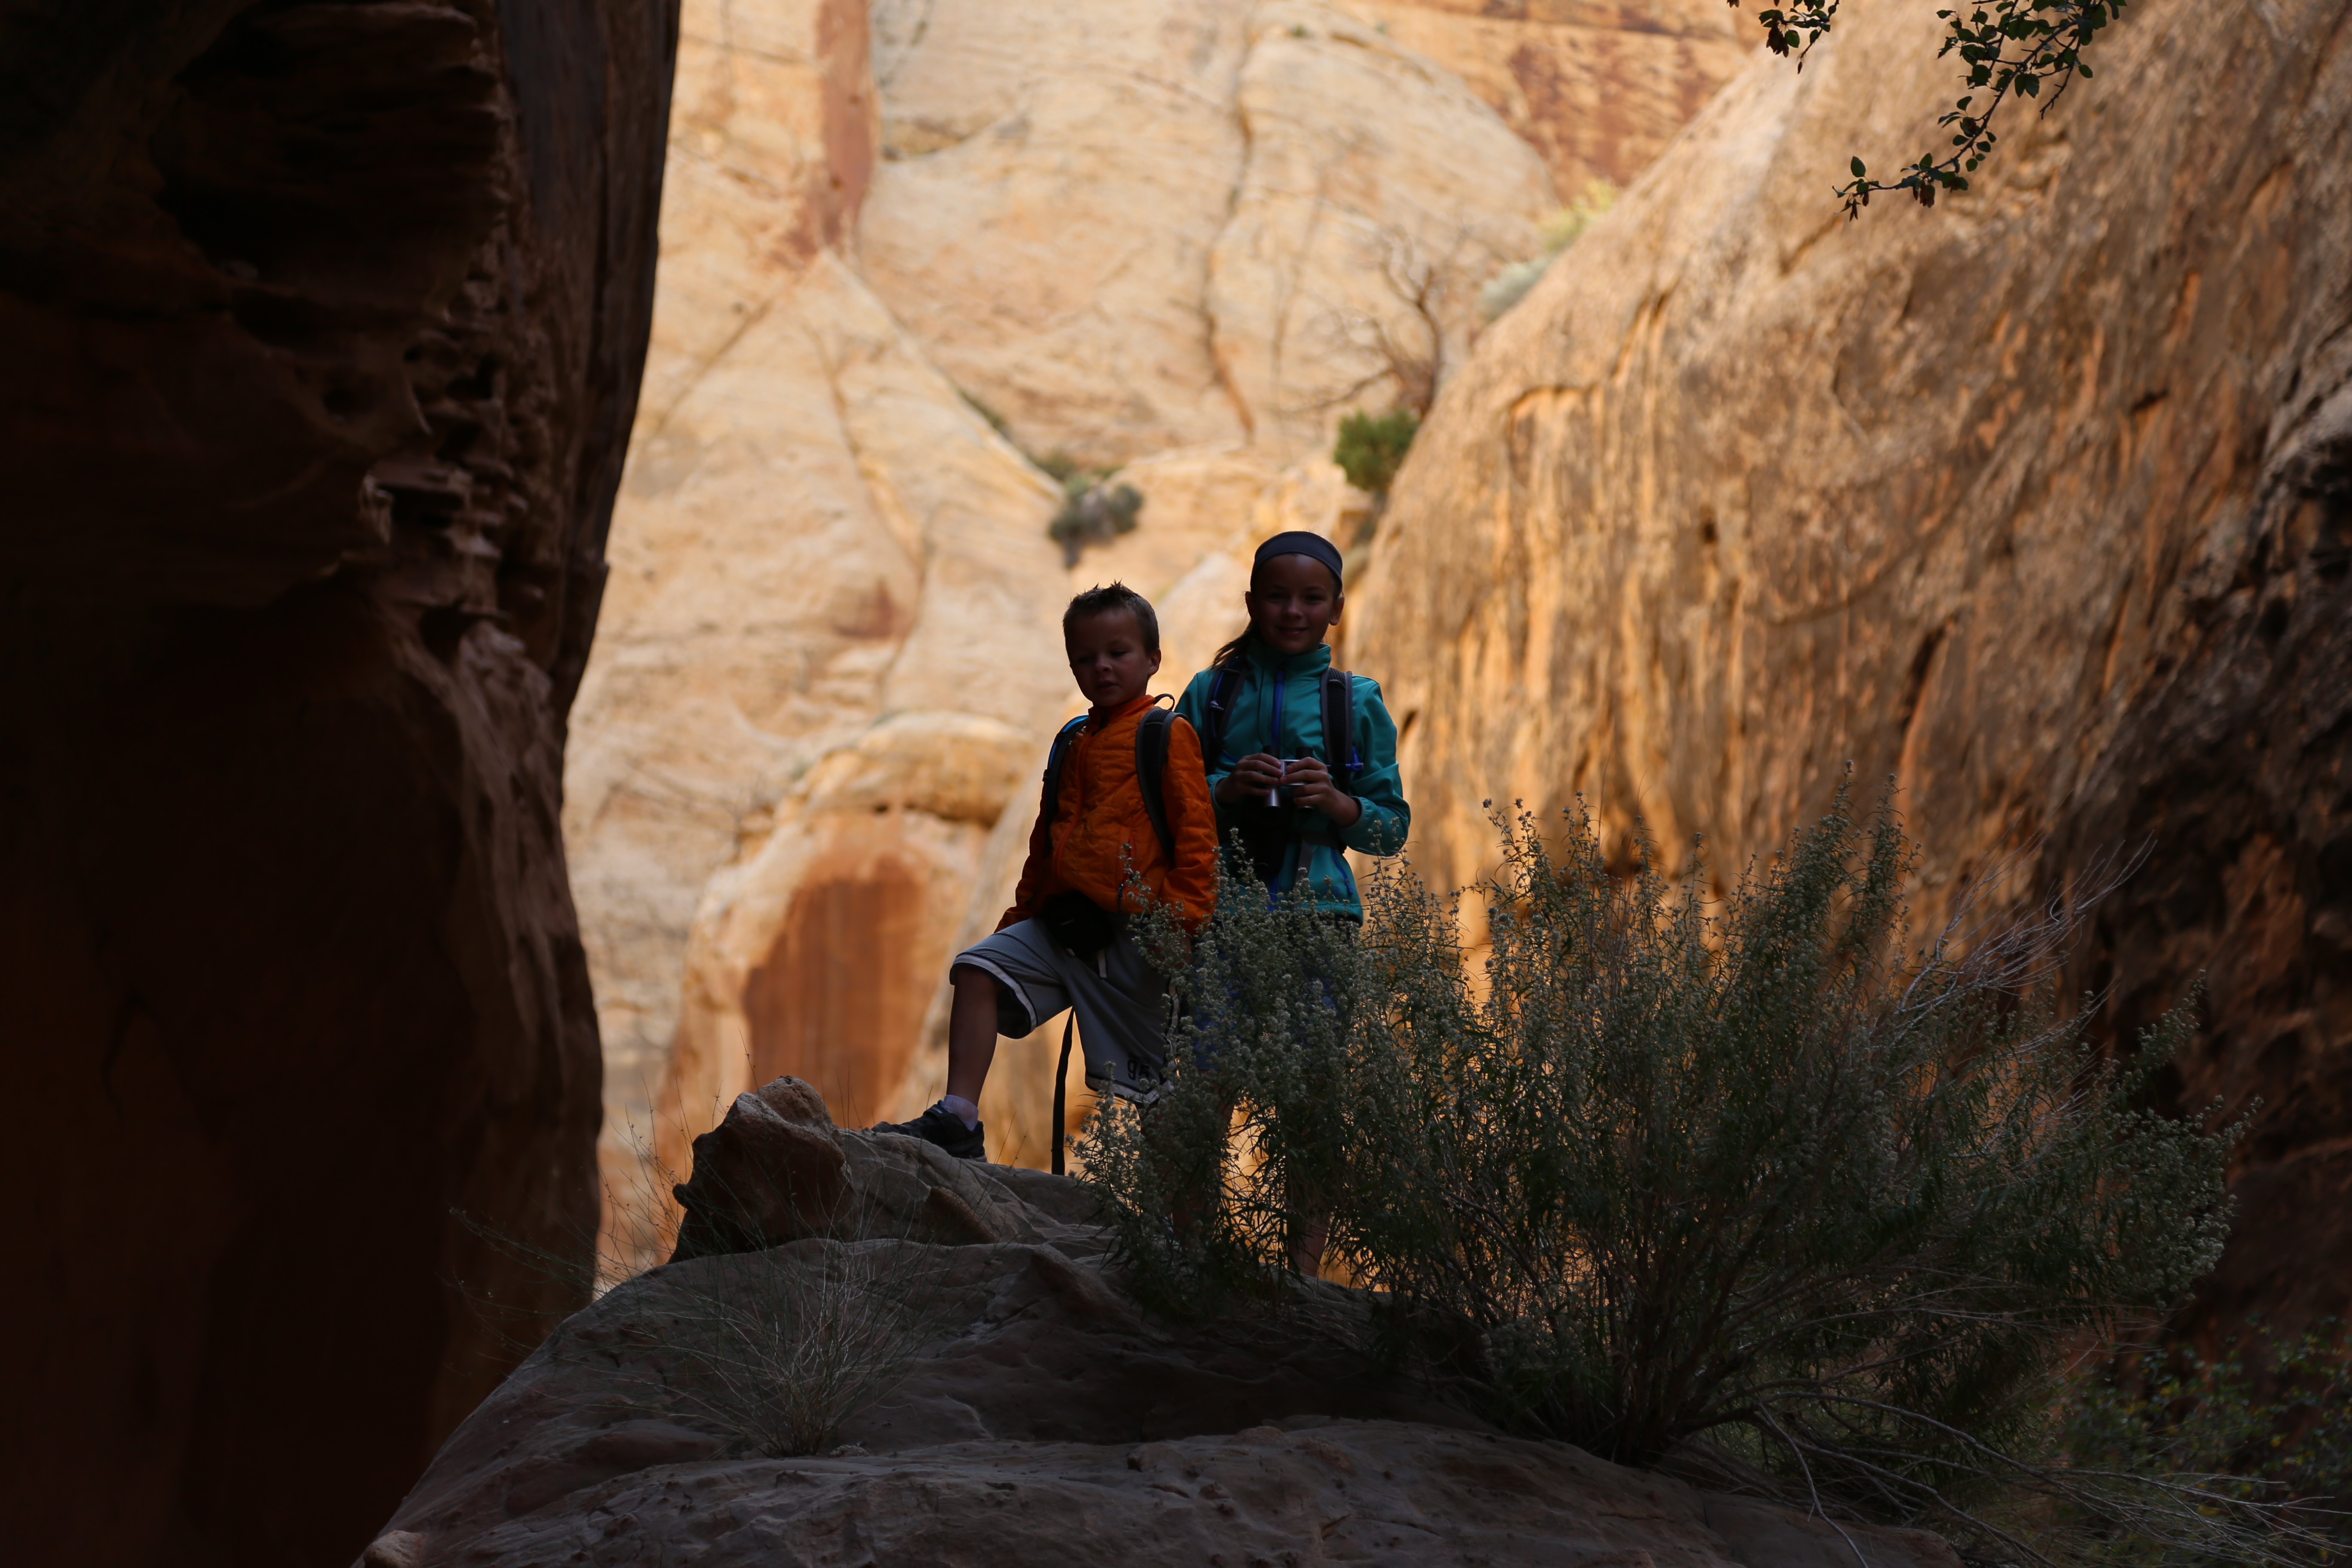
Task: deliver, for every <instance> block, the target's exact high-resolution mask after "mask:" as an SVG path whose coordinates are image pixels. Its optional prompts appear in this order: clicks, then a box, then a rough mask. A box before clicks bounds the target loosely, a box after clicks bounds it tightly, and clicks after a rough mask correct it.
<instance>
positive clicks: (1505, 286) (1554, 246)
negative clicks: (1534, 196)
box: [1478, 180, 1617, 321]
mask: <svg viewBox="0 0 2352 1568" xmlns="http://www.w3.org/2000/svg"><path fill="white" fill-rule="evenodd" d="M1615 205H1617V187H1616V186H1615V185H1612V184H1610V183H1609V182H1608V181H1606V180H1588V181H1586V182H1585V184H1584V194H1583V195H1580V196H1578V197H1577V198H1576V200H1574V201H1572V202H1570V203H1569V204H1568V205H1566V206H1564V207H1562V208H1560V209H1559V211H1558V212H1556V213H1554V214H1552V216H1550V217H1549V218H1546V219H1545V220H1544V223H1543V227H1542V231H1541V232H1542V235H1543V249H1542V251H1541V252H1540V253H1539V254H1538V255H1535V256H1531V257H1528V258H1527V259H1526V260H1524V261H1514V262H1512V263H1511V264H1510V265H1509V266H1507V267H1505V268H1503V269H1502V270H1501V271H1499V272H1497V273H1496V274H1495V276H1494V277H1492V278H1491V279H1487V281H1486V287H1484V288H1482V289H1479V290H1478V317H1479V320H1481V321H1494V320H1495V319H1496V317H1498V316H1500V315H1502V314H1503V312H1504V311H1506V310H1509V309H1510V308H1511V307H1512V306H1514V305H1516V304H1517V303H1518V302H1519V301H1520V300H1524V299H1526V298H1527V294H1528V289H1532V288H1534V287H1535V286H1536V285H1537V284H1538V282H1540V281H1542V279H1543V275H1544V274H1545V273H1547V272H1549V271H1550V270H1551V264H1552V263H1553V262H1554V261H1555V260H1557V259H1559V255H1560V253H1561V252H1562V251H1565V250H1566V249H1567V248H1568V247H1570V246H1571V245H1574V244H1575V243H1576V242H1577V240H1578V239H1579V238H1580V237H1582V236H1583V234H1584V231H1585V230H1586V229H1588V228H1590V227H1591V226H1592V221H1593V220H1594V219H1595V218H1597V217H1599V216H1601V214H1602V213H1605V212H1607V211H1608V210H1609V209H1610V208H1611V207H1612V206H1615Z"/></svg>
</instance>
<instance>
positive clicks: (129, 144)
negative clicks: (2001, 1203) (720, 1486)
mask: <svg viewBox="0 0 2352 1568" xmlns="http://www.w3.org/2000/svg"><path fill="white" fill-rule="evenodd" d="M674 25H675V23H674V6H672V5H668V4H665V3H664V0H593V3H590V4H586V5H553V4H550V3H547V0H503V3H500V4H492V3H491V0H453V3H450V4H438V3H435V0H415V3H406V0H404V3H386V4H364V3H361V4H311V5H300V4H296V5H289V4H280V3H270V0H261V3H255V0H207V3H185V4H157V5H151V4H139V5H131V4H121V3H112V0H92V3H88V4H82V3H77V4H74V5H54V4H33V3H27V0H0V363H5V365H6V366H7V367H8V374H7V375H6V377H5V383H0V451H5V465H0V468H4V469H5V475H6V492H7V507H6V513H5V527H4V528H0V605H5V612H0V644H5V646H0V864H5V867H6V875H5V879H0V996H5V1006H6V1008H7V1012H8V1017H9V1026H8V1037H9V1039H10V1041H11V1045H12V1049H11V1051H10V1053H9V1059H10V1063H11V1066H12V1068H14V1070H15V1072H16V1092H17V1093H18V1094H19V1095H20V1096H21V1099H20V1100H19V1103H20V1104H21V1106H22V1107H23V1109H24V1110H25V1112H26V1114H25V1115H23V1116H22V1117H21V1118H20V1121H19V1124H18V1126H17V1128H16V1130H15V1131H14V1133H13V1135H12V1136H11V1137H10V1138H9V1139H8V1140H7V1145H6V1146H7V1156H6V1157H7V1162H8V1175H9V1180H10V1183H11V1185H12V1190H14V1191H16V1192H18V1193H20V1194H26V1195H27V1201H28V1203H29V1216H30V1219H29V1223H30V1226H31V1236H30V1237H29V1238H26V1237H21V1236H20V1237H19V1240H18V1243H17V1246H16V1254H17V1256H18V1257H19V1258H20V1259H22V1260H23V1261H24V1262H25V1264H26V1267H24V1268H22V1269H21V1271H20V1276H19V1278H18V1279H17V1282H16V1284H15V1285H14V1286H12V1288H11V1289H10V1290H9V1291H8V1292H7V1293H6V1295H7V1302H6V1306H5V1309H0V1311H5V1314H6V1316H7V1319H8V1323H7V1329H8V1332H9V1333H10V1334H11V1336H12V1341H13V1342H15V1343H16V1344H17V1345H19V1346H20V1347H25V1348H26V1351H27V1352H29V1353H28V1354H27V1355H26V1367H27V1369H28V1370H27V1371H26V1373H25V1374H24V1377H23V1379H22V1381H21V1382H20V1387H25V1391H26V1394H29V1400H28V1401H27V1403H28V1405H29V1409H30V1411H31V1412H32V1419H33V1420H34V1422H35V1423H36V1424H37V1426H39V1428H40V1431H41V1436H40V1438H39V1439H38V1440H37V1442H33V1443H30V1444H28V1445H26V1447H25V1449H24V1451H23V1452H22V1453H21V1454H20V1455H19V1456H18V1457H17V1458H16V1460H14V1461H13V1462H12V1463H11V1465H10V1466H9V1467H8V1474H7V1476H6V1479H5V1481H0V1489H5V1495H6V1497H7V1503H6V1506H5V1512H6V1513H7V1514H8V1516H9V1517H10V1518H11V1519H12V1520H15V1521H19V1523H18V1525H17V1526H16V1528H17V1529H18V1531H20V1532H21V1531H29V1535H28V1536H26V1535H22V1534H20V1536H19V1538H18V1540H17V1541H16V1542H13V1543H12V1544H14V1545H15V1546H16V1550H17V1551H18V1552H22V1553H23V1554H25V1555H26V1557H27V1559H28V1560H39V1561H60V1562H62V1561H76V1562H87V1563H117V1562H121V1563H131V1562H139V1563H144V1562H153V1561H161V1560H163V1559H164V1558H166V1557H169V1558H171V1559H173V1560H175V1561H184V1562H191V1563H214V1562H220V1563H228V1562H236V1563H253V1564H277V1563H286V1564H295V1563H301V1564H311V1563H321V1562H331V1561H336V1560H340V1559H347V1558H348V1557H349V1556H350V1555H351V1554H352V1552H355V1551H356V1550H357V1549H358V1548H359V1547H360V1546H361V1545H362V1544H364V1542H366V1540H367V1538H368V1537H367V1531H368V1530H369V1529H370V1527H371V1526H373V1524H375V1523H376V1522H377V1521H380V1520H381V1519H382V1518H383V1514H384V1512H385V1510H387V1509H388V1508H389V1507H390V1506H391V1504H392V1503H393V1501H394V1500H396V1499H397V1498H398V1497H399V1495H400V1493H401V1491H402V1490H403V1489H404V1488H405V1486H406V1485H407V1484H408V1482H409V1481H410V1480H411V1479H413V1478H414V1476H415V1474H416V1472H417V1469H418V1468H419V1467H420V1466H422V1464H423V1463H424V1462H425V1459H426V1458H428V1457H429V1456H430V1455H431V1453H432V1452H433V1450H434V1449H435V1447H436V1446H437V1445H438V1443H439V1441H440V1439H441V1438H442V1436H444V1435H445V1434H446V1432H447V1431H448V1430H449V1429H450V1428H451V1427H452V1426H455V1425H456V1423H457V1421H458V1420H460V1419H461V1418H462V1417H463V1416H464V1415H465V1414H466V1412H467V1410H469V1409H470V1408H472V1406H473V1405H474V1404H475V1403H476V1402H477V1401H478V1399H479V1398H480V1397H481V1395H482V1394H484V1393H485V1392H487V1391H488V1389H489V1388H491V1387H492V1386H494V1385H495V1384H496V1383H497V1381H498V1379H499V1376H501V1375H502V1374H503V1373H504V1371H505V1370H506V1368H507V1367H509V1365H511V1364H512V1363H513V1361H514V1359H515V1357H516V1355H517V1354H518V1353H520V1352H519V1350H518V1349H517V1348H516V1347H514V1346H513V1345H512V1344H511V1343H510V1342H509V1340H508V1339H507V1338H506V1337H505V1335H506V1334H508V1333H513V1334H517V1335H519V1336H520V1337H521V1338H523V1339H524V1340H525V1341H528V1340H529V1339H530V1338H534V1337H536V1336H535V1331H534V1325H543V1324H544V1323H545V1322H546V1321H551V1318H552V1317H553V1315H555V1314H557V1313H560V1312H561V1311H562V1310H568V1309H570V1308H571V1307H572V1306H573V1305H576V1302H575V1301H574V1300H572V1298H571V1296H570V1295H569V1293H568V1290H567V1289H566V1288H563V1287H560V1286H553V1285H550V1284H548V1283H547V1282H546V1281H545V1280H544V1279H541V1278H538V1277H537V1276H536V1272H535V1271H533V1270H530V1269H526V1268H522V1267H520V1265H518V1263H517V1262H516V1261H515V1260H514V1259H513V1258H511V1257H510V1256H509V1254H508V1253H507V1252H505V1251H502V1250H501V1249H500V1248H499V1247H494V1246H492V1245H490V1244H488V1243H486V1242H484V1241H482V1240H480V1239H479V1238H478V1237H477V1236H476V1234H475V1233H474V1232H473V1231H472V1230H469V1229H468V1228H467V1226H466V1225H465V1224H464V1223H461V1222H460V1221H459V1220H458V1219H457V1218H455V1217H453V1211H463V1212H464V1213H465V1214H466V1215H470V1216H472V1217H473V1218H474V1219H476V1220H477V1221H478V1222H479V1223H480V1224H482V1225H484V1226H489V1227H492V1228H494V1229H495V1230H497V1231H499V1232H501V1233H504V1234H506V1235H509V1236H511V1237H516V1238H519V1239H520V1240H522V1241H524V1242H526V1243H528V1244H530V1245H531V1246H534V1247H545V1248H551V1249H554V1250H557V1251H563V1250H567V1249H571V1250H581V1249H584V1247H585V1238H586V1237H587V1234H588V1233H589V1232H590V1230H591V1229H592V1228H593V1221H594V1197H593V1184H592V1181H593V1177H592V1173H593V1137H594V1129H595V1119H596V1106H597V1051H596V1037H595V1025H594V1017H593V1008H592V1006H591V1004H590V998H589V994H588V984H587V977H586V969H585V965H584V963H583V958H582V953H581V949H580V945H579V940H578V936H577V931H576V927H575V922H574V920H573V916H572V903H571V897H570V894H569V891H568V889H567V887H566V884H565V879H564V871H563V860H562V846H561V842H560V839H559V837H558V836H557V831H556V814H557V809H558V804H559V789H560V780H561V769H562V715H563V712H564V710H565V708H566V707H567V705H568V703H569V701H570V698H571V694H572V689H573V688H574V686H575V685H576V684H577V681H578V678H579V672H580V669H581V668H582V666H583V661H584V659H585V657H586V653H587V645H588V638H589V633H590V629H591V627H592V626H593V621H594V617H595V612H596V605H597V598H598V595H599V593H600V591H601V586H602V580H603V540H604V528H605V521H606V518H607V515H608V513H609V509H610V505H611V500H612V496H613V491H614V485H615V483H616V481H617V479H618V476H619V471H620V466H621V460H622V456H623V447H624V442H625V436H626V432H627V429H628V425H629V421H630V418H631V416H632V415H633V412H634V407H635V388H636V382H637V376H638V372H639V367H640V363H641V357H642V353H643V346H644V342H645V336H646V320H647V315H648V310H649V307H650V301H651V290H652V266H653V256H654V220H655V212H656V202H657V198H658V193H659V183H660V174H661V150H662V144H663V137H664V131H665V126H666V122H667V94H668V79H669V66H670V55H671V50H672V47H673V33H674ZM31 1194H41V1195H40V1197H39V1198H38V1199H37V1200H35V1199H32V1197H31ZM461 1282H462V1283H461ZM467 1288H479V1289H488V1290H490V1291H493V1292H495V1293H496V1295H497V1297H498V1298H499V1303H500V1305H501V1307H503V1308H505V1309H508V1310H510V1312H511V1313H512V1315H511V1316H509V1317H508V1318H506V1319H504V1320H502V1321H500V1322H497V1323H494V1322H492V1321H489V1320H486V1319H485V1318H484V1317H483V1316H482V1315H480V1314H479V1313H478V1312H476V1311H474V1310H471V1309H470V1308H469V1306H468V1303H467V1297H466V1289H467ZM27 1384H28V1385H29V1386H28V1387H26V1385H27Z"/></svg>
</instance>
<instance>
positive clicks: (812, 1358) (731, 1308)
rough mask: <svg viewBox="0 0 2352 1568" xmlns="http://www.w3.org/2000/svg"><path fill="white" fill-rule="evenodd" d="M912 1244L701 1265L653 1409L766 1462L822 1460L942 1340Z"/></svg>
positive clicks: (814, 1246) (770, 1250) (829, 1246)
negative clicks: (715, 1433)
mask: <svg viewBox="0 0 2352 1568" xmlns="http://www.w3.org/2000/svg"><path fill="white" fill-rule="evenodd" d="M933 1267H935V1265H934V1264H932V1263H931V1262H930V1261H929V1256H928V1250H927V1249H926V1248H924V1247H920V1246H919V1245H917V1244H915V1243H912V1242H908V1241H903V1240H893V1239H877V1240H866V1241H856V1242H838V1241H829V1240H807V1241H797V1242H793V1243H791V1244H789V1245H787V1246H783V1247H763V1248H760V1249H757V1250H754V1251H750V1252H730V1253H720V1254H718V1255H715V1256H713V1257H709V1258H697V1259H695V1260H694V1261H693V1262H692V1263H690V1264H686V1265H681V1266H680V1267H679V1268H677V1269H676V1270H673V1272H672V1280H671V1282H672V1288H673V1289H674V1291H676V1292H677V1294H678V1295H679V1296H680V1297H681V1298H682V1302H683V1304H682V1306H681V1307H680V1308H678V1309H677V1316H676V1319H675V1326H674V1330H673V1334H672V1337H671V1338H670V1339H668V1340H667V1342H665V1343H664V1344H663V1345H662V1346H661V1360H662V1362H663V1363H664V1364H663V1365H662V1367H661V1371H660V1374H659V1376H658V1377H657V1378H649V1379H646V1380H642V1381H643V1382H644V1383H645V1384H646V1386H645V1388H644V1390H643V1391H642V1392H643V1396H644V1400H645V1403H646V1405H647V1406H648V1407H649V1408H652V1409H657V1410H659V1411H661V1412H662V1413H664V1414H666V1415H672V1416H678V1415H683V1416H686V1417H687V1418H688V1419H690V1420H693V1421H695V1422H696V1423H698V1424H699V1425H703V1426H713V1427H716V1428H717V1429H719V1431H721V1432H723V1433H725V1434H727V1435H728V1436H730V1438H732V1439H733V1440H734V1441H735V1443H736V1444H737V1445H738V1446H739V1447H740V1448H741V1449H742V1450H744V1451H746V1452H750V1453H754V1454H760V1455H762V1456H765V1457H767V1458H794V1457H797V1456H799V1455H803V1454H815V1453H821V1452H823V1451H824V1449H825V1448H827V1447H830V1446H831V1445H832V1443H833V1440H834V1438H835V1435H836V1434H837V1433H838V1432H839V1430H840V1427H841V1424H842V1423H843V1422H844V1421H846V1420H847V1419H848V1418H849V1417H850V1416H852V1415H856V1413H857V1412H858V1411H860V1410H863V1409H864V1408H866V1406H867V1405H871V1404H872V1403H873V1402H874V1401H875V1400H877V1399H879V1398H880V1397H882V1395H884V1394H887V1393H888V1392H889V1391H890V1390H891V1389H893V1388H895V1387H896V1386H898V1384H899V1383H900V1382H901V1381H902V1380H903V1379H904V1378H905V1377H906V1375H907V1372H908V1368H909V1367H910V1366H912V1365H913V1363H914V1359H915V1356H916V1353H917V1352H919V1350H920V1349H921V1347H922V1346H923V1345H924V1344H925V1343H926V1342H928V1341H929V1340H930V1339H931V1338H932V1337H933V1335H934V1332H935V1331H936V1329H937V1326H938V1325H937V1324H936V1323H935V1322H934V1321H932V1320H933V1319H934V1318H935V1317H936V1316H937V1312H936V1310H931V1309H929V1308H927V1307H926V1305H925V1300H926V1298H925V1295H924V1287H925V1286H927V1285H928V1284H929V1283H930V1282H931V1281H930V1280H929V1278H928V1271H929V1269H930V1268H933Z"/></svg>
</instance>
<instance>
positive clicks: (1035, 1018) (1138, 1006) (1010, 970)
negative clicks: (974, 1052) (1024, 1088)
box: [948, 921, 1168, 1100]
mask: <svg viewBox="0 0 2352 1568" xmlns="http://www.w3.org/2000/svg"><path fill="white" fill-rule="evenodd" d="M959 969H977V970H979V971H980V972H981V973H983V974H986V975H988V976H989V977H991V978H992V979H993V980H994V981H995V982H996V984H997V992H996V1032H997V1033H998V1034H1000V1035H1009V1036H1012V1037H1015V1038H1018V1037H1021V1036H1023V1035H1027V1034H1032V1033H1034V1031H1035V1030H1036V1028H1037V1026H1039V1025H1041V1024H1043V1023H1045V1020H1046V1019H1048V1018H1051V1017H1052V1016H1054V1015H1055V1014H1056V1013H1059V1012H1061V1011H1062V1010H1063V1009H1064V1008H1066V1007H1073V1006H1074V1007H1076V1009H1077V1010H1078V1034H1079V1036H1080V1037H1081V1038H1082V1039H1083V1040H1084V1042H1085V1045H1086V1052H1087V1088H1088V1089H1093V1090H1094V1091H1095V1092H1096V1093H1097V1094H1116V1095H1118V1096H1119V1097H1120V1098H1121V1099H1124V1100H1151V1099H1153V1098H1155V1097H1156V1096H1157V1093H1158V1084H1159V1080H1160V1076H1161V1075H1162V1074H1163V1073H1165V1072H1166V1071H1167V1068H1168V981H1167V978H1166V977H1165V976H1164V975H1162V974H1161V973H1160V972H1159V971H1158V970H1156V969H1154V968H1152V967H1151V966H1150V964H1148V963H1144V962H1143V954H1142V953H1141V952H1139V951H1137V949H1136V945H1135V942H1134V940H1133V939H1132V938H1129V937H1126V936H1121V937H1120V938H1119V939H1118V941H1117V942H1112V943H1111V944H1110V945H1109V946H1108V947H1107V948H1105V949H1103V950H1102V952H1100V953H1098V954H1097V955H1096V957H1095V958H1093V959H1082V958H1080V957H1078V956H1077V955H1076V953H1073V952H1070V951H1069V950H1068V949H1066V948H1065V947H1063V946H1062V945H1061V944H1060V943H1058V942H1055V940H1054V939H1053V938H1052V937H1051V936H1049V935H1047V934H1046V932H1045V927H1044V926H1042V925H1040V924H1039V923H1038V922H1037V921H1019V922H1017V923H1016V924H1013V925H1009V926H1007V927H1005V928H1004V929H1003V931H998V932H997V933H996V934H995V935H993V936H989V937H983V938H982V939H981V940H980V941H978V942H974V943H972V944H971V946H970V947H968V948H965V949H964V950H963V951H962V952H960V953H957V954H956V957H955V962H954V963H952V964H950V965H949V966H948V973H950V974H953V973H955V972H956V971H957V970H959Z"/></svg>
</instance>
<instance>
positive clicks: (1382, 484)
mask: <svg viewBox="0 0 2352 1568" xmlns="http://www.w3.org/2000/svg"><path fill="white" fill-rule="evenodd" d="M1420 429H1421V421H1420V420H1419V419H1417V418H1415V417H1414V416H1413V414H1412V410H1411V409H1409V408H1399V409H1394V410H1391V412H1389V413H1387V414H1364V413H1356V414H1349V415H1347V416H1344V417H1342V418H1341V419H1340V421H1339V438H1338V440H1337V441H1335V442H1334V443H1333V445H1332V447H1331V460H1332V461H1333V462H1335V463H1337V464H1339V471H1340V472H1341V473H1343V474H1345V475H1347V476H1348V482H1349V484H1351V485H1353V486H1355V487H1356V488H1357V489H1360V490H1363V491H1366V492H1367V493H1369V494H1371V495H1375V496H1385V495H1387V494H1388V493H1389V487H1390V486H1391V485H1393V484H1395V483H1396V477H1397V470H1398V469H1399V468H1402V467H1403V466H1404V455H1405V453H1407V452H1408V451H1410V450H1412V438H1413V437H1414V436H1415V435H1416V434H1418V433H1419V431H1420Z"/></svg>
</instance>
